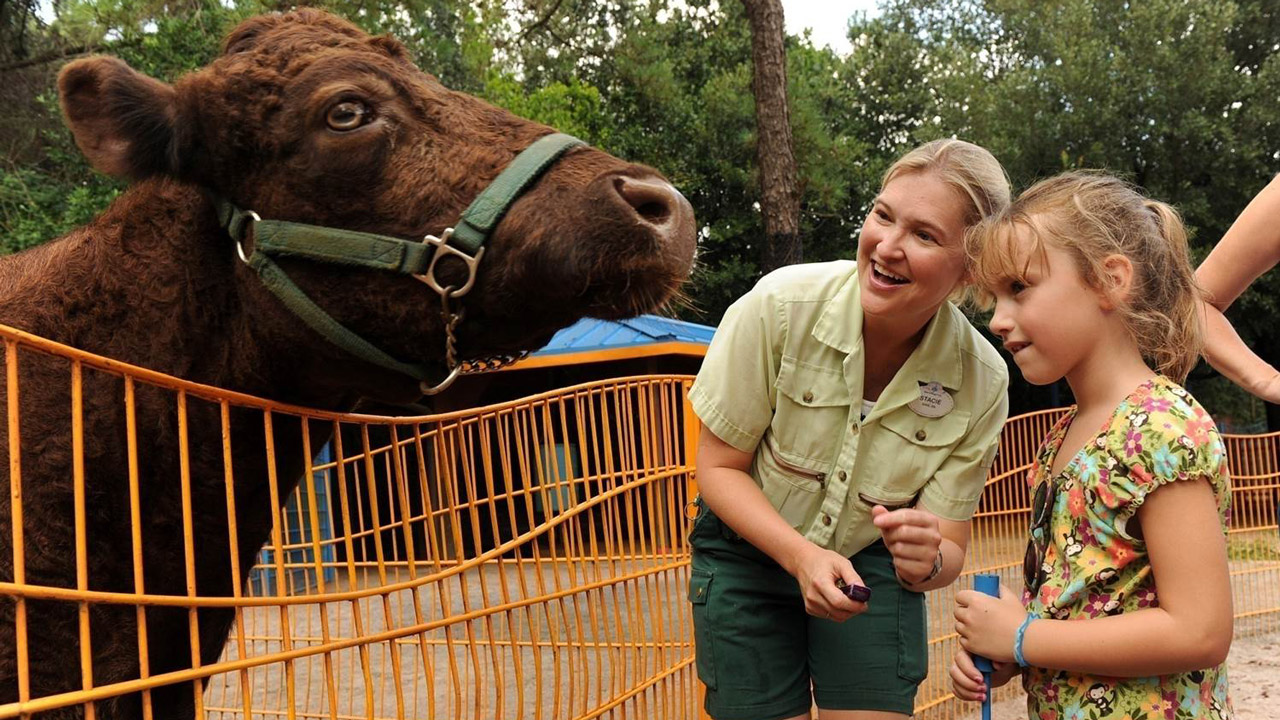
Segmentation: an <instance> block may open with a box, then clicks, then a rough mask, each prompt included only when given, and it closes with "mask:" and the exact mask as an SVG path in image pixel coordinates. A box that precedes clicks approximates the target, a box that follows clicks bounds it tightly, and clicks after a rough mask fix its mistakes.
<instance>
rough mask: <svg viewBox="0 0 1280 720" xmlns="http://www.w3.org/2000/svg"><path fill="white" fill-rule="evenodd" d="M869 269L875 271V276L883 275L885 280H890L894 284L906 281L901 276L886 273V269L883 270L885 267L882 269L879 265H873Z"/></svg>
mask: <svg viewBox="0 0 1280 720" xmlns="http://www.w3.org/2000/svg"><path fill="white" fill-rule="evenodd" d="M871 267H872V268H873V269H875V271H876V274H877V275H883V276H884V277H885V278H887V279H889V280H891V281H893V282H895V283H904V282H907V279H906V278H904V277H902V276H901V275H895V274H893V273H891V272H889V271H888V270H887V269H885V267H884V266H883V265H881V264H880V263H873V264H872V266H871Z"/></svg>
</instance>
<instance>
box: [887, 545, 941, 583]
mask: <svg viewBox="0 0 1280 720" xmlns="http://www.w3.org/2000/svg"><path fill="white" fill-rule="evenodd" d="M940 572H942V548H938V557H937V558H935V559H934V561H933V569H932V570H930V571H929V574H928V575H925V576H924V577H922V578H920V579H919V580H917V581H915V582H908V581H907V580H903V579H902V576H901V575H898V568H897V567H895V568H894V569H893V574H894V575H896V576H897V578H898V583H899V584H900V585H902V586H904V587H908V588H910V587H915V586H916V585H923V584H925V583H927V582H929V581H930V580H932V579H934V578H936V577H938V573H940Z"/></svg>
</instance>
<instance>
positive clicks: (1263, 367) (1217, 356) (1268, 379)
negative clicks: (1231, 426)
mask: <svg viewBox="0 0 1280 720" xmlns="http://www.w3.org/2000/svg"><path fill="white" fill-rule="evenodd" d="M1202 309H1203V310H1204V314H1205V317H1204V326H1205V343H1204V359H1205V360H1207V361H1208V362H1209V364H1210V365H1212V366H1213V369H1214V370H1217V371H1218V372H1220V373H1222V374H1223V375H1224V376H1226V378H1227V379H1228V380H1230V381H1231V382H1233V383H1235V384H1236V385H1239V386H1240V387H1241V388H1243V389H1244V390H1245V391H1247V392H1248V393H1250V394H1251V395H1254V396H1255V397H1258V398H1261V399H1263V400H1266V401H1267V402H1271V403H1280V371H1277V370H1276V369H1275V368H1274V367H1272V366H1271V364H1270V363H1268V362H1267V361H1266V360H1263V359H1262V358H1261V357H1259V356H1258V354H1257V353H1255V352H1254V351H1253V350H1252V349H1251V348H1250V347H1249V346H1248V345H1246V344H1245V342H1244V340H1243V339H1241V337H1240V335H1239V334H1237V333H1236V329H1235V328H1234V327H1232V325H1231V321H1230V320H1228V319H1227V316H1226V315H1223V314H1222V311H1221V310H1219V309H1218V308H1216V307H1214V306H1212V305H1210V304H1209V303H1203V304H1202Z"/></svg>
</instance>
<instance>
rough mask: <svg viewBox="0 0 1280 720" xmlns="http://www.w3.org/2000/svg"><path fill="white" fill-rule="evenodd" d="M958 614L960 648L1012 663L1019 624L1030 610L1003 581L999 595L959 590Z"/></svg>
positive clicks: (956, 615)
mask: <svg viewBox="0 0 1280 720" xmlns="http://www.w3.org/2000/svg"><path fill="white" fill-rule="evenodd" d="M955 617H956V632H957V633H959V634H960V647H962V648H964V649H965V650H967V651H969V652H970V653H972V654H974V655H981V656H983V657H986V658H991V660H992V661H993V662H1009V661H1011V660H1013V642H1014V639H1015V637H1016V636H1017V634H1018V626H1019V625H1021V624H1022V621H1023V620H1025V619H1026V618H1027V611H1026V610H1025V609H1024V608H1023V607H1022V601H1021V600H1020V599H1019V597H1018V596H1017V595H1016V594H1015V593H1014V592H1013V591H1012V590H1010V589H1009V588H1007V587H1005V586H1004V585H1003V584H1002V585H1001V586H1000V597H999V598H993V597H991V596H990V595H986V594H984V593H980V592H978V591H976V590H961V591H960V592H958V593H956V611H955Z"/></svg>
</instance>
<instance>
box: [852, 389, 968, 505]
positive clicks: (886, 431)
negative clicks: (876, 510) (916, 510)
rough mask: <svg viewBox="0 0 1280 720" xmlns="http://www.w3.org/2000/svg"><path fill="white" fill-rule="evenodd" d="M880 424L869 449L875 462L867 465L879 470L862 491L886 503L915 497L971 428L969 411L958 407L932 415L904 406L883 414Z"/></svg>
mask: <svg viewBox="0 0 1280 720" xmlns="http://www.w3.org/2000/svg"><path fill="white" fill-rule="evenodd" d="M879 424H880V428H878V430H879V432H875V433H874V440H872V442H871V448H869V450H870V453H871V457H870V458H868V460H870V461H871V462H870V463H869V464H868V465H866V466H864V467H871V468H876V470H875V471H874V472H871V473H868V474H867V476H866V477H865V479H864V481H863V482H862V483H861V484H860V487H859V491H860V492H862V493H864V494H865V495H867V496H868V497H869V498H873V499H876V500H879V501H880V502H881V503H883V504H888V505H898V504H902V503H905V502H909V501H910V500H911V499H912V498H914V497H915V496H916V494H918V493H919V492H920V488H922V487H924V485H925V483H927V482H928V481H929V479H930V478H932V477H933V475H934V473H936V472H937V471H938V468H939V467H941V466H942V463H943V461H945V460H946V459H947V457H948V456H949V455H950V454H951V453H952V451H954V450H955V447H956V445H958V444H959V443H960V441H961V440H962V439H963V438H964V434H965V432H966V430H968V427H969V411H968V410H962V409H960V408H955V409H953V410H952V411H951V412H949V413H947V414H946V415H943V416H942V417H939V418H930V417H924V416H923V415H918V414H916V412H915V411H913V410H912V409H911V408H909V407H901V408H898V409H896V410H894V411H892V412H890V413H888V414H887V415H884V416H883V417H881V418H880V420H879ZM870 436H871V433H868V436H864V440H867V439H871V437H870Z"/></svg>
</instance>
